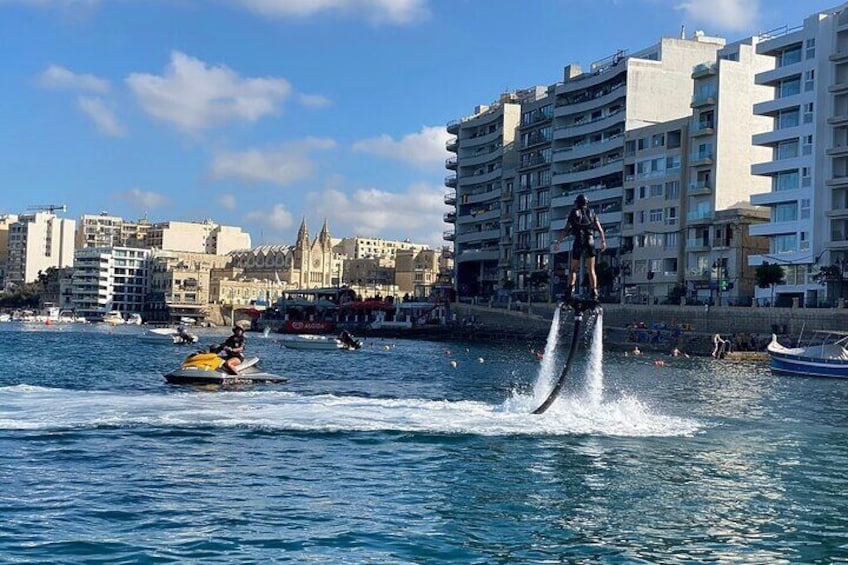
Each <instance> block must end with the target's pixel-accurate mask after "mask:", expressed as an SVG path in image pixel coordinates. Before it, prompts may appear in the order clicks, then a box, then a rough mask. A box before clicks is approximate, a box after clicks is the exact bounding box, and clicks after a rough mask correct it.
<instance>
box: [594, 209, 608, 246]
mask: <svg viewBox="0 0 848 565" xmlns="http://www.w3.org/2000/svg"><path fill="white" fill-rule="evenodd" d="M595 229H596V230H598V234H600V236H601V251H603V250H604V249H606V248H607V236H606V234H604V228H603V226H601V221H600V220H599V219H598V216H597V215H595Z"/></svg>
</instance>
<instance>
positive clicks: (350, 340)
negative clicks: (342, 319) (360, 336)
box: [339, 330, 362, 349]
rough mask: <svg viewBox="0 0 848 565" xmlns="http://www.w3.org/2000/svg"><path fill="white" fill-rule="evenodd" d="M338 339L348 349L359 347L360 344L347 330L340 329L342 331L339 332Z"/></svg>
mask: <svg viewBox="0 0 848 565" xmlns="http://www.w3.org/2000/svg"><path fill="white" fill-rule="evenodd" d="M339 341H340V342H342V345H344V346H345V347H346V348H348V349H359V348H360V347H361V346H362V344H361V343H359V341H358V340H357V339H355V338H354V337H353V335H352V334H351V333H350V332H349V331H347V330H342V333H340V334H339Z"/></svg>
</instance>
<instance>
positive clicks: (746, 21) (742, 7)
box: [677, 0, 760, 32]
mask: <svg viewBox="0 0 848 565" xmlns="http://www.w3.org/2000/svg"><path fill="white" fill-rule="evenodd" d="M759 4H760V2H759V0H688V1H687V2H683V3H681V4H678V5H677V9H678V10H683V11H684V12H685V13H686V17H687V18H688V19H691V21H692V22H693V23H694V24H705V25H707V26H712V27H715V28H716V29H718V30H721V31H749V32H750V31H751V30H752V29H753V28H754V27H755V26H756V23H757V21H758V19H759V10H760V5H759Z"/></svg>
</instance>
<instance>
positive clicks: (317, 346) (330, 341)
mask: <svg viewBox="0 0 848 565" xmlns="http://www.w3.org/2000/svg"><path fill="white" fill-rule="evenodd" d="M280 342H281V343H282V344H283V347H287V348H288V349H313V350H320V351H334V350H336V349H345V345H344V344H343V343H342V342H341V341H340V340H338V339H336V338H334V337H328V336H325V335H308V334H300V335H295V336H290V337H287V338H283V339H282V340H280Z"/></svg>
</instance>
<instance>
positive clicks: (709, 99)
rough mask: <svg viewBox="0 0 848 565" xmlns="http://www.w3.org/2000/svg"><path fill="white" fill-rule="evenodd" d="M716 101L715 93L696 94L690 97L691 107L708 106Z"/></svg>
mask: <svg viewBox="0 0 848 565" xmlns="http://www.w3.org/2000/svg"><path fill="white" fill-rule="evenodd" d="M715 103H716V95H715V93H706V94H696V95H695V96H693V97H692V103H691V104H689V107H691V108H700V107H702V106H710V105H713V104H715Z"/></svg>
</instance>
